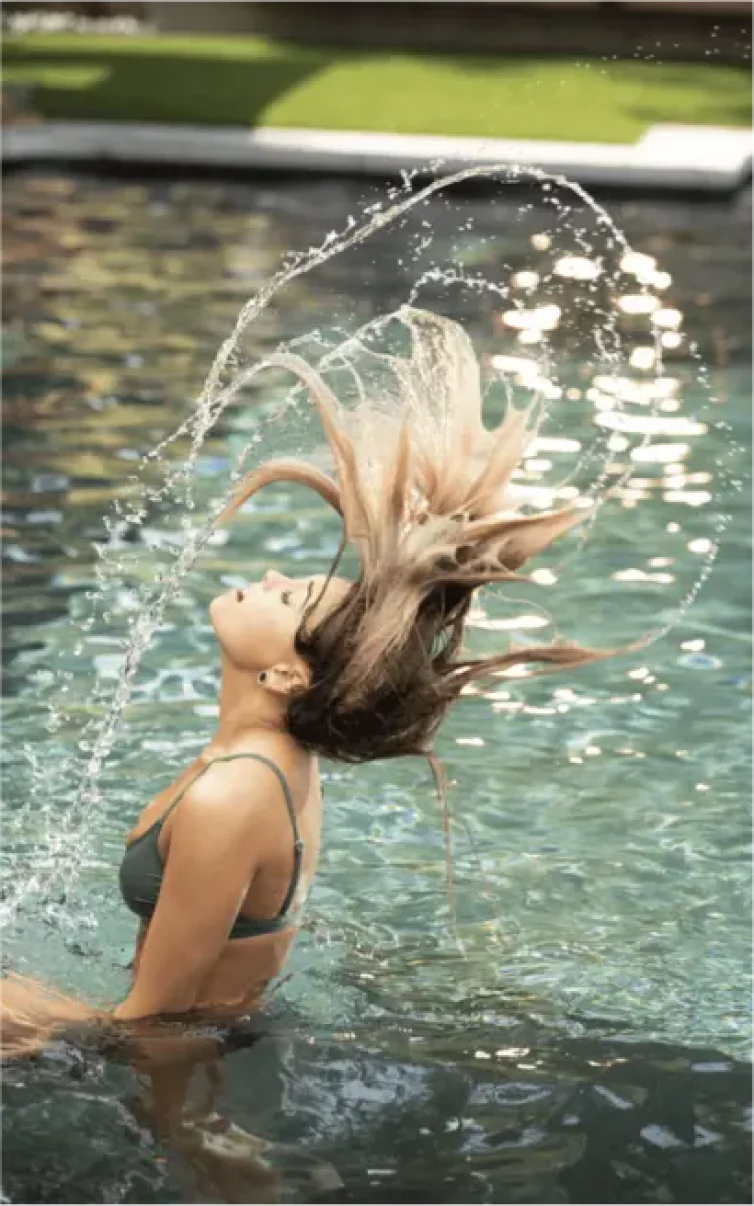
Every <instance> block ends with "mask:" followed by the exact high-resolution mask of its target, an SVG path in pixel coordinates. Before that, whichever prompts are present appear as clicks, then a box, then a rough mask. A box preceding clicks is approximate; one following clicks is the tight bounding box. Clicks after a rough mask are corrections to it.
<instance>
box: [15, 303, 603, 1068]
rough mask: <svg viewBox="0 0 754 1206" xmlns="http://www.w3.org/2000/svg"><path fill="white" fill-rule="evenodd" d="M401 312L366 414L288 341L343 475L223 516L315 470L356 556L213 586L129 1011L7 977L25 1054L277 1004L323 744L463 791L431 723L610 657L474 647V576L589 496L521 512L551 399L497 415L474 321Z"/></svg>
mask: <svg viewBox="0 0 754 1206" xmlns="http://www.w3.org/2000/svg"><path fill="white" fill-rule="evenodd" d="M401 318H402V320H403V322H404V323H405V324H406V325H407V326H408V328H409V330H410V333H411V336H412V341H413V344H412V355H411V357H410V359H405V360H397V361H396V362H395V365H394V368H395V376H396V380H397V383H398V391H397V397H396V398H395V399H393V400H391V399H384V398H383V399H382V400H381V401H380V402H379V403H375V402H369V401H362V403H361V405H360V406H358V407H357V408H356V409H355V410H347V409H346V408H345V407H343V406H341V404H340V403H339V402H338V400H337V399H336V397H335V396H334V395H333V393H332V392H331V391H330V389H329V388H328V387H327V386H326V385H325V383H324V381H323V380H322V379H321V378H320V377H319V376H318V375H317V374H316V373H315V372H314V371H313V370H312V369H311V368H310V366H308V365H307V364H306V363H305V362H304V361H302V360H300V359H299V358H298V357H296V356H293V355H289V354H279V355H276V356H274V357H271V358H270V363H273V364H277V365H279V366H280V367H283V368H287V369H289V370H291V371H293V372H294V373H295V374H297V375H298V377H299V378H300V379H301V380H302V381H303V382H304V383H305V384H306V385H308V387H309V389H310V392H311V395H312V397H313V400H314V402H315V404H316V406H317V408H318V411H319V415H320V417H321V421H322V424H323V427H324V430H325V434H326V436H327V439H328V442H329V446H330V450H331V452H332V456H333V458H334V464H335V474H334V476H330V475H328V474H327V473H325V472H324V471H323V470H322V469H320V468H315V467H314V466H313V465H311V464H308V463H307V462H306V461H302V460H283V461H274V462H270V463H268V464H266V465H263V466H262V467H261V468H260V469H258V470H257V471H256V472H254V473H252V474H250V475H249V476H248V477H247V478H246V479H245V480H244V481H243V482H242V483H241V486H240V489H239V491H238V492H237V495H236V497H235V499H234V501H233V502H232V503H231V504H230V506H229V507H227V508H226V510H225V511H224V512H223V514H222V515H221V516H220V520H221V521H222V520H225V519H227V518H229V517H230V516H231V515H232V514H233V513H234V512H235V511H236V510H237V509H238V507H240V506H241V505H242V503H244V502H245V501H246V500H247V499H249V498H250V497H251V496H252V495H253V494H254V493H255V492H256V491H257V490H259V489H261V488H262V487H263V486H265V485H267V484H269V483H271V482H277V481H284V480H287V481H293V482H298V483H300V484H304V485H307V486H309V487H311V488H312V489H313V490H314V491H316V493H318V494H319V495H320V496H321V497H322V498H323V499H325V500H326V501H327V502H328V503H329V504H330V505H331V506H332V507H334V508H335V510H336V511H337V512H338V513H339V515H340V516H341V517H342V521H343V541H342V544H341V550H340V553H339V555H338V557H337V558H336V562H335V565H334V566H333V568H332V570H331V572H330V574H329V575H328V576H327V577H323V576H318V575H313V576H306V577H303V578H298V579H290V578H287V577H285V576H284V575H282V574H279V573H276V572H274V571H270V572H269V573H267V574H266V575H265V577H264V578H263V579H262V581H261V582H258V583H255V584H252V585H250V586H249V587H248V588H247V589H245V590H238V591H229V592H227V593H226V594H224V595H220V596H219V597H218V598H216V599H215V600H214V601H213V602H212V605H211V608H210V617H211V620H212V624H213V627H214V630H215V633H216V636H217V640H218V644H219V648H220V658H221V665H222V685H221V692H220V722H219V726H218V729H217V732H216V734H215V735H214V737H213V738H212V740H211V741H210V742H209V743H208V745H207V747H206V748H205V750H204V751H203V753H202V754H201V755H200V757H199V758H198V759H197V760H196V761H195V762H194V763H193V764H192V765H191V766H190V767H188V768H187V770H186V771H185V773H184V774H183V775H181V776H180V777H179V778H178V779H177V780H176V782H175V783H173V784H171V785H170V787H169V788H166V789H165V790H164V791H161V792H160V793H159V794H158V795H157V796H156V797H155V798H154V800H152V801H151V803H150V804H149V805H148V806H147V808H146V809H145V811H144V812H143V814H142V816H141V818H140V819H139V821H138V823H137V825H136V827H135V829H134V830H133V831H132V833H131V834H130V835H129V839H128V844H127V847H126V852H125V855H124V859H123V864H122V866H121V871H120V882H121V888H122V891H123V896H124V899H125V902H126V904H127V905H128V906H129V907H130V908H131V909H133V910H134V912H135V913H136V914H137V915H138V916H139V918H140V919H141V929H140V933H139V938H138V942H137V953H136V959H135V962H134V978H133V984H132V987H131V990H130V992H129V994H128V996H127V997H126V999H125V1000H124V1001H123V1002H122V1003H121V1004H119V1005H118V1006H116V1008H115V1009H114V1010H113V1011H112V1013H109V1014H108V1013H107V1012H106V1011H102V1010H88V1009H87V1007H82V1006H78V1005H76V1004H75V1003H73V1002H70V1001H68V999H67V998H59V997H57V996H56V995H55V994H51V993H45V992H44V991H43V990H42V989H41V988H39V986H36V985H34V984H32V983H30V982H28V981H21V980H19V979H12V980H11V981H10V982H6V986H5V987H6V992H5V998H4V1016H5V1018H6V1021H7V1023H8V1024H7V1026H6V1032H5V1040H4V1045H5V1047H6V1050H8V1051H10V1053H11V1054H13V1053H19V1052H22V1051H24V1050H30V1049H34V1048H36V1047H38V1046H39V1044H40V1043H41V1042H44V1041H45V1040H46V1039H47V1038H49V1037H50V1036H51V1035H52V1034H54V1033H55V1031H56V1029H58V1028H61V1027H64V1026H65V1025H66V1024H70V1022H71V1021H72V1020H76V1018H77V1016H78V1013H77V1011H80V1016H81V1017H82V1018H86V1017H90V1018H97V1019H98V1020H99V1021H100V1022H101V1023H103V1024H104V1025H105V1026H111V1027H116V1026H117V1024H118V1023H127V1024H129V1025H133V1024H135V1023H137V1022H138V1021H139V1020H143V1019H149V1018H154V1017H159V1016H161V1015H165V1014H170V1015H176V1014H178V1015H186V1016H187V1017H188V1016H190V1015H192V1014H196V1013H201V1014H202V1015H204V1016H212V1017H231V1016H235V1017H237V1016H240V1015H246V1014H249V1013H251V1012H253V1011H254V1010H256V1009H257V1007H258V1005H259V1003H260V1001H261V999H262V997H263V994H264V991H265V988H266V987H267V985H268V984H269V983H270V981H271V980H273V979H274V977H275V976H277V975H278V974H279V972H280V971H281V969H282V967H283V965H284V963H285V959H286V956H287V954H288V951H289V949H290V946H291V943H292V941H293V938H294V935H295V932H296V925H297V921H298V917H299V914H300V910H301V907H302V905H303V903H304V900H305V898H306V895H307V892H308V890H309V886H310V884H311V881H312V879H313V877H314V873H315V871H316V866H317V859H318V853H319V841H320V825H321V816H322V796H321V792H320V786H319V772H318V765H317V758H318V756H319V755H324V756H326V757H328V758H332V759H336V760H340V761H345V762H352V763H358V762H368V761H372V760H374V759H379V758H393V757H397V756H400V755H422V756H424V757H427V758H428V759H429V760H430V764H431V765H432V768H433V771H434V772H435V775H436V778H437V782H438V787H439V788H440V790H441V792H442V776H441V771H440V768H439V765H438V763H437V761H436V760H435V757H434V755H433V754H432V752H431V749H430V745H431V740H432V737H433V735H434V733H435V731H436V730H437V728H438V726H439V724H440V722H441V720H442V719H443V717H444V715H445V714H446V712H447V710H448V708H449V707H450V706H451V704H452V703H453V702H455V700H457V699H458V697H459V695H460V693H461V691H462V690H463V688H464V687H465V686H467V685H468V684H469V683H471V682H472V681H473V680H474V679H479V678H484V677H487V676H489V675H490V674H493V673H501V672H504V671H506V670H509V669H510V668H511V667H513V666H519V665H522V664H527V663H539V664H540V665H541V666H542V667H543V668H544V669H545V670H554V669H557V668H561V667H566V666H575V665H577V664H579V663H583V662H586V661H590V660H592V659H593V658H595V657H598V656H605V655H604V654H597V653H594V652H591V651H588V650H586V649H583V648H579V647H577V646H575V645H570V644H554V645H549V646H545V645H536V646H532V647H527V648H511V649H507V650H505V651H503V652H501V653H500V654H498V655H496V656H494V657H488V658H484V659H475V660H471V659H465V658H463V656H462V655H461V646H462V641H463V636H464V624H465V620H466V617H467V614H468V611H469V608H470V605H471V602H472V598H473V594H474V592H475V591H476V590H477V589H478V588H479V587H482V586H484V585H486V584H489V583H494V582H501V581H505V582H507V581H511V580H513V579H516V578H518V573H517V571H518V570H519V569H520V568H521V566H522V565H523V564H524V563H525V562H526V561H527V560H529V558H531V557H533V556H534V555H536V554H537V553H539V552H540V551H541V550H542V549H544V548H545V547H546V546H547V545H549V544H550V542H551V541H552V540H554V539H555V538H556V537H557V536H560V535H561V534H562V533H564V532H567V531H568V530H569V529H570V528H572V527H573V526H574V525H575V524H577V523H578V522H579V521H580V519H581V518H582V517H583V514H584V512H583V511H582V510H576V509H574V508H573V507H568V508H565V509H563V510H558V511H551V512H547V513H544V514H538V515H533V516H528V517H523V516H521V515H519V514H517V513H516V511H515V500H514V498H513V495H512V492H511V486H510V482H511V477H512V475H513V473H514V470H515V469H516V467H517V466H518V464H519V462H520V460H521V457H522V455H523V453H524V451H525V448H526V446H527V445H528V443H529V442H530V440H531V438H532V436H533V427H532V425H531V423H530V412H528V411H516V410H512V411H510V412H509V414H508V415H507V416H506V418H505V420H504V422H503V423H502V424H501V426H500V427H499V428H498V429H496V430H493V431H488V430H487V429H486V428H485V427H484V425H483V423H482V416H481V407H482V395H481V388H480V379H479V367H478V364H477V361H476V357H475V355H474V352H473V350H472V347H471V344H470V342H469V340H468V339H467V337H466V335H465V334H464V332H463V331H462V330H461V329H460V327H458V326H457V325H456V324H454V323H452V322H450V321H448V320H446V319H443V318H439V317H437V316H435V315H432V314H428V313H425V312H421V311H416V310H405V311H403V312H402V314H401ZM348 545H350V546H352V547H353V548H355V550H356V552H357V553H358V559H359V567H358V572H357V573H356V575H355V577H354V578H353V580H351V581H348V580H345V579H343V578H340V577H336V576H335V572H334V571H335V568H336V567H337V565H338V563H339V561H340V558H341V554H342V552H343V550H344V549H345V547H346V546H348Z"/></svg>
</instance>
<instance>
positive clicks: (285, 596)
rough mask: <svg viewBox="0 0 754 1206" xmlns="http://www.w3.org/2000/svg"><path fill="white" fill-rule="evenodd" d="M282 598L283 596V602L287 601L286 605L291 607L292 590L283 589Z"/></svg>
mask: <svg viewBox="0 0 754 1206" xmlns="http://www.w3.org/2000/svg"><path fill="white" fill-rule="evenodd" d="M280 598H281V600H282V602H283V603H285V605H286V607H290V605H291V592H290V591H289V590H284V591H282V593H281V595H280Z"/></svg>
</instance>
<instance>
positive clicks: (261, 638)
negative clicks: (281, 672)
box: [209, 570, 350, 671]
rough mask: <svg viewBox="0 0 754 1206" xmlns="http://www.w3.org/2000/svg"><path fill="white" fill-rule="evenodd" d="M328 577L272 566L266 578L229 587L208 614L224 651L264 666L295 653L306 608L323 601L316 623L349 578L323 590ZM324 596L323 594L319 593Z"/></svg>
mask: <svg viewBox="0 0 754 1206" xmlns="http://www.w3.org/2000/svg"><path fill="white" fill-rule="evenodd" d="M324 582H325V577H324V575H322V574H315V575H314V576H313V577H311V578H287V577H286V576H285V574H279V573H277V571H276V570H268V572H267V573H266V574H265V575H264V577H263V579H262V581H261V582H254V583H252V584H251V585H250V586H247V587H245V588H244V589H243V590H237V589H233V590H229V591H226V593H225V594H223V595H218V596H217V598H216V599H213V600H212V602H211V604H210V608H209V615H210V620H211V621H212V626H213V628H214V630H215V635H216V636H217V639H218V641H219V643H220V647H221V649H222V651H223V654H224V656H225V657H226V658H227V659H228V661H229V662H230V663H231V664H232V665H233V666H235V667H236V669H238V670H249V671H259V670H265V669H267V668H268V667H271V666H275V665H278V664H289V665H290V664H291V663H293V662H294V661H295V660H296V658H297V655H296V652H295V649H294V640H295V636H296V632H297V630H298V627H299V624H300V623H301V618H302V616H303V613H304V611H305V610H306V609H307V608H308V606H309V604H310V602H311V601H312V600H313V599H316V600H318V602H317V605H316V607H315V609H314V611H313V612H312V613H311V616H310V621H311V623H312V626H316V624H317V623H318V622H319V621H320V620H322V619H323V618H324V617H325V615H327V614H328V613H329V612H330V611H332V610H333V609H334V608H335V607H337V605H338V604H339V603H340V602H341V600H342V599H343V597H344V596H345V594H346V592H347V590H348V588H349V586H350V583H349V582H346V581H345V580H344V579H343V578H332V579H331V580H330V582H329V583H328V586H327V590H326V591H325V593H324V595H322V587H323V585H324ZM320 596H321V597H320Z"/></svg>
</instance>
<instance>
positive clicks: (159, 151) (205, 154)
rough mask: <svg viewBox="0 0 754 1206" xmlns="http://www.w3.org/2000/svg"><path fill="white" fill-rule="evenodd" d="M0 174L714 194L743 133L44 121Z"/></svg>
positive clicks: (744, 157)
mask: <svg viewBox="0 0 754 1206" xmlns="http://www.w3.org/2000/svg"><path fill="white" fill-rule="evenodd" d="M2 135H3V136H2V159H3V162H4V163H6V164H23V163H32V162H35V161H36V162H39V161H46V162H49V161H53V160H64V161H65V160H69V161H71V160H78V161H85V162H99V163H108V162H110V163H117V164H145V165H146V164H154V163H158V164H161V165H167V166H171V167H175V168H176V169H178V168H182V167H183V168H185V167H209V168H216V169H223V168H225V169H239V168H241V169H269V170H278V171H301V172H306V171H311V172H342V173H344V174H347V175H359V176H382V177H385V176H388V177H392V176H396V175H398V174H399V173H400V172H401V171H402V170H408V171H411V170H413V169H419V170H421V171H423V172H426V173H428V174H430V175H437V174H438V168H437V166H436V165H437V161H438V160H439V161H441V162H442V167H441V169H440V170H442V171H443V172H446V171H454V170H456V169H458V168H462V167H468V166H471V165H476V164H492V163H506V164H516V163H517V164H526V165H529V166H536V167H539V168H543V169H545V170H546V171H548V172H553V173H556V174H557V173H562V174H564V175H566V176H568V177H569V178H570V179H572V180H576V181H578V182H579V183H581V184H585V185H591V186H598V187H599V186H603V187H610V186H612V187H618V188H635V189H679V190H687V191H701V192H707V193H723V192H731V191H732V190H734V189H736V188H739V187H741V186H742V185H743V184H745V183H746V182H747V181H748V180H749V179H750V177H751V140H752V134H751V130H733V129H728V128H726V127H717V126H684V125H657V126H653V127H651V129H649V130H648V131H647V132H646V134H644V136H643V137H642V138H641V139H640V140H639V141H638V142H636V143H633V144H627V145H618V144H610V143H590V142H540V141H535V140H512V139H489V140H486V141H483V140H480V139H476V138H441V137H437V136H434V135H417V134H370V133H358V132H350V131H336V130H284V129H272V128H265V127H262V128H260V129H254V130H246V129H242V128H239V127H237V126H186V125H158V124H156V123H155V124H152V123H146V124H144V123H142V124H135V123H128V122H88V121H60V122H57V121H53V122H39V123H29V124H19V125H10V126H5V127H4V129H3V132H2Z"/></svg>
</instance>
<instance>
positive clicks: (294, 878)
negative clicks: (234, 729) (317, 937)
mask: <svg viewBox="0 0 754 1206" xmlns="http://www.w3.org/2000/svg"><path fill="white" fill-rule="evenodd" d="M238 758H254V759H255V761H257V762H263V763H264V765H265V766H268V767H269V768H270V770H271V771H273V772H274V773H275V775H276V776H277V779H278V782H279V783H280V786H281V787H282V789H283V795H284V796H285V805H286V808H287V809H288V816H289V817H290V821H291V828H292V830H293V874H292V875H291V882H290V884H289V886H288V891H287V892H286V894H285V900H284V901H283V903H282V905H281V907H280V909H279V911H278V913H277V916H278V917H283V916H284V915H285V914H286V913H287V912H288V910H289V909H290V907H291V904H292V903H293V898H294V897H295V895H296V889H297V888H298V881H299V877H300V875H301V856H302V854H303V852H304V843H303V842H302V841H301V836H300V834H299V831H298V819H297V817H296V809H295V807H294V805H293V796H292V795H291V789H290V787H289V786H288V780H287V779H286V777H285V775H284V774H283V772H282V771H281V769H280V767H279V766H278V765H277V763H276V762H273V761H272V759H271V758H266V757H265V755H264V754H251V753H248V754H225V755H223V756H222V757H220V758H213V759H212V761H211V762H208V763H207V765H206V766H203V767H202V769H201V770H200V771H199V772H198V773H197V774H196V775H194V777H193V778H192V779H189V781H188V783H187V784H186V786H185V787H184V789H183V791H181V792H179V793H178V795H177V796H176V798H175V800H173V803H172V804H171V805H170V807H169V808H167V809H166V811H165V812H164V813H163V815H162V817H161V819H160V822H159V826H160V829H161V828H162V826H163V825H164V824H165V821H166V819H167V817H168V816H169V815H170V813H171V812H172V811H173V809H174V808H175V807H176V805H177V804H180V802H181V800H182V799H183V797H184V796H185V794H186V792H187V791H188V790H189V788H190V787H193V786H194V784H195V783H196V781H197V779H201V777H202V775H203V774H204V773H205V772H206V771H208V770H209V768H210V767H211V766H214V765H215V763H216V762H235V761H236V760H237V759H238Z"/></svg>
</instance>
